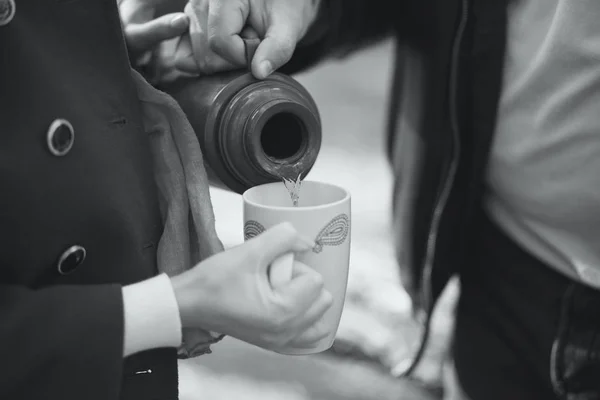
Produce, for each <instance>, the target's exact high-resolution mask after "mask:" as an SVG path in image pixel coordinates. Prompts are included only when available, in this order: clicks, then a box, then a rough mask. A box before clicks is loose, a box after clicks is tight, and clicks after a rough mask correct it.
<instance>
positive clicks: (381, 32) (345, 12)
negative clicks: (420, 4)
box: [281, 0, 411, 74]
mask: <svg viewBox="0 0 600 400" xmlns="http://www.w3.org/2000/svg"><path fill="white" fill-rule="evenodd" d="M410 3H411V2H410V1H409V0H321V9H320V11H319V15H318V17H317V19H316V21H315V22H314V23H313V25H312V27H311V28H310V29H309V31H308V32H307V34H306V35H305V37H304V39H303V40H302V41H301V42H300V43H298V46H297V47H296V51H295V52H294V56H293V57H292V59H291V60H290V61H289V62H288V63H287V64H286V65H285V66H284V67H283V68H281V72H284V73H287V74H293V73H296V72H300V71H301V70H303V69H306V68H309V67H312V66H313V65H315V64H316V63H318V62H320V61H322V60H323V59H325V58H328V57H335V58H342V57H345V56H347V55H348V54H351V53H352V52H355V51H357V50H360V49H363V48H364V47H366V46H369V45H371V44H374V43H376V42H378V41H380V40H382V39H384V38H387V37H389V36H391V35H392V34H395V33H397V30H398V28H399V27H402V26H403V23H402V21H405V20H409V18H408V15H409V14H410V13H411V6H410Z"/></svg>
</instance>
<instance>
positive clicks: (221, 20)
mask: <svg viewBox="0 0 600 400" xmlns="http://www.w3.org/2000/svg"><path fill="white" fill-rule="evenodd" d="M248 12H249V9H248V2H246V1H239V0H231V1H213V2H211V3H210V8H209V12H208V32H209V35H208V40H209V45H210V47H211V49H212V50H213V51H214V52H215V53H217V54H218V55H220V56H221V57H223V58H224V59H226V60H227V61H229V62H231V63H233V64H235V65H246V52H245V47H244V41H243V40H242V38H241V37H240V33H241V32H242V30H243V29H244V27H245V25H246V19H247V18H248Z"/></svg>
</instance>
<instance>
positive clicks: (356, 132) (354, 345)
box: [192, 43, 452, 400]
mask: <svg viewBox="0 0 600 400" xmlns="http://www.w3.org/2000/svg"><path fill="white" fill-rule="evenodd" d="M391 55H392V43H383V44H382V45H380V46H377V47H375V48H371V49H368V50H367V51H364V52H361V53H359V54H356V55H355V56H353V57H351V58H348V59H346V60H343V61H335V62H328V63H326V64H322V65H320V66H319V67H318V68H315V69H313V70H311V71H308V72H306V73H304V74H302V75H298V76H295V78H296V79H297V80H299V81H300V82H301V83H302V84H303V85H304V86H305V87H306V88H307V90H308V91H309V92H310V93H311V94H312V96H313V97H314V99H315V101H316V102H317V104H318V106H319V110H320V113H321V118H322V122H323V146H322V149H321V153H320V156H319V159H318V160H317V163H316V164H315V167H314V169H313V170H312V172H311V173H310V174H309V176H308V178H307V179H311V180H320V181H325V182H331V183H335V184H337V185H341V186H344V187H346V188H347V189H348V190H349V191H350V192H351V194H352V238H351V240H352V250H351V263H350V277H349V284H348V285H349V286H348V293H347V299H346V305H345V309H344V313H343V316H342V322H341V326H340V329H339V332H338V339H337V341H336V344H335V345H334V349H333V350H331V351H329V352H327V353H324V354H320V355H315V356H301V357H294V356H282V355H278V354H275V353H271V352H267V351H263V350H261V349H258V348H256V347H254V346H250V345H247V344H244V343H241V342H239V341H236V340H234V339H231V338H226V339H225V340H223V341H222V342H221V343H219V344H217V345H215V346H213V353H212V354H210V355H205V356H202V357H200V358H198V359H196V360H192V363H193V369H194V371H195V373H197V374H199V375H200V378H199V379H200V381H201V382H202V384H201V386H202V390H203V392H204V394H205V395H206V397H201V398H210V399H211V400H220V399H228V400H229V399H235V400H253V399H261V400H270V399H279V400H342V399H345V400H371V399H377V400H388V399H390V400H391V399H394V400H409V399H415V400H416V399H419V400H426V399H436V398H439V390H436V389H439V383H440V372H441V369H440V368H441V365H442V360H443V354H444V349H445V346H446V343H447V336H448V331H449V327H450V318H449V315H450V313H449V311H448V310H449V309H450V307H451V300H448V301H446V302H445V303H444V305H443V306H442V307H441V309H440V310H439V311H438V312H437V313H438V314H439V317H438V318H437V319H436V328H435V329H434V340H433V347H432V351H431V352H429V353H428V356H427V359H426V362H425V363H424V364H423V367H422V368H420V369H419V371H418V374H417V376H418V377H419V378H421V380H422V381H423V382H424V383H425V385H422V384H418V383H417V382H413V381H407V380H404V379H400V378H397V377H396V375H398V373H399V371H401V370H402V368H403V367H405V365H406V362H407V360H408V357H409V356H410V355H411V354H412V351H413V347H414V346H415V345H416V343H417V340H418V336H419V333H420V332H419V329H418V327H417V325H416V324H415V323H414V322H413V321H412V320H411V318H410V304H409V300H408V297H407V295H406V294H405V293H404V291H403V290H402V288H401V286H400V280H399V276H398V271H397V266H396V262H395V259H394V252H393V247H392V238H391V235H390V233H391V232H390V226H389V223H390V212H391V206H390V200H391V189H392V176H391V173H390V168H389V166H388V161H387V158H386V155H385V140H386V138H385V133H384V129H385V121H386V112H387V100H388V99H387V96H388V85H389V79H390V73H391V69H392V67H393V65H392V59H391ZM212 196H213V204H214V206H215V214H216V219H217V231H218V233H219V235H220V237H221V239H222V240H223V243H224V245H225V246H226V247H229V246H232V245H236V244H239V243H241V242H242V240H243V235H242V199H241V196H239V195H236V194H233V193H230V192H225V191H221V190H218V189H212ZM451 291H452V289H451ZM447 296H449V298H450V299H452V293H451V294H449V295H447ZM446 303H447V304H446Z"/></svg>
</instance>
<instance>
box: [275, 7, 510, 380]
mask: <svg viewBox="0 0 600 400" xmlns="http://www.w3.org/2000/svg"><path fill="white" fill-rule="evenodd" d="M509 2H510V0H403V1H400V0H370V1H365V0H322V4H323V10H322V13H321V21H320V22H318V23H317V25H315V28H314V29H313V30H312V31H311V32H309V34H308V38H307V39H306V40H305V41H304V43H301V44H300V45H299V47H298V49H297V50H296V52H295V54H294V57H293V58H292V60H291V61H290V62H289V63H288V64H287V65H286V67H285V68H284V70H285V71H286V72H288V73H294V72H296V71H299V70H302V69H305V68H307V67H310V66H312V65H315V64H316V63H317V62H318V61H320V60H322V59H323V58H325V57H330V56H337V57H343V56H345V55H347V54H350V53H352V52H354V51H356V50H359V49H361V48H363V47H364V46H367V45H369V44H371V43H374V42H376V41H378V40H380V39H382V38H390V37H393V38H394V39H395V40H396V52H395V68H394V72H393V77H392V78H393V81H392V85H391V91H390V103H389V119H388V145H389V146H388V154H389V156H390V161H391V164H392V166H393V169H394V175H395V190H394V199H393V205H394V221H393V223H394V228H395V229H394V233H395V235H396V249H397V256H398V263H399V266H400V270H401V275H402V281H403V282H402V283H403V284H404V286H405V288H406V289H407V291H408V292H409V294H410V295H411V297H412V299H413V304H414V306H415V308H416V310H417V311H424V314H425V316H426V318H424V321H425V324H424V328H425V330H424V334H423V336H422V339H423V340H422V342H421V346H420V348H419V350H418V353H417V356H416V358H415V361H417V360H418V359H419V358H420V356H421V355H422V353H423V351H424V349H425V344H426V342H427V337H428V332H429V322H430V316H431V314H432V311H433V309H434V306H435V304H436V302H437V300H438V298H439V296H440V294H441V293H442V291H443V289H444V288H445V286H446V284H447V282H448V281H449V279H450V277H452V276H453V275H455V274H457V273H460V267H461V265H463V264H464V263H466V262H468V261H469V258H468V255H469V251H468V250H469V243H470V242H471V238H472V237H473V235H476V234H477V232H476V229H474V227H475V226H476V221H475V217H476V216H477V215H479V212H478V211H479V209H480V207H481V200H482V195H483V191H484V177H485V171H486V168H487V162H488V155H489V150H490V145H491V143H492V139H493V133H494V128H495V124H496V113H497V106H498V99H499V95H500V89H501V78H502V71H503V66H504V61H503V60H504V54H505V46H506V43H505V42H506V22H507V4H508V3H509ZM325 134H326V133H325ZM413 366H414V364H413ZM410 369H411V370H412V368H410Z"/></svg>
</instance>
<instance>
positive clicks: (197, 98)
mask: <svg viewBox="0 0 600 400" xmlns="http://www.w3.org/2000/svg"><path fill="white" fill-rule="evenodd" d="M246 43H247V49H249V48H251V46H252V47H254V48H255V47H256V45H257V44H256V43H254V44H248V41H246ZM249 51H251V50H249ZM248 59H249V60H250V59H251V55H248ZM161 89H163V90H165V91H166V92H167V93H169V94H170V95H171V96H173V97H174V98H175V100H177V102H178V103H179V105H180V106H181V107H182V109H183V111H184V112H185V114H186V115H187V117H188V119H189V121H190V123H191V125H192V127H193V128H194V130H195V132H196V135H197V136H198V139H199V141H200V146H201V148H202V152H203V155H204V159H205V164H206V169H207V173H208V175H209V179H210V182H211V184H212V185H213V186H217V187H220V188H223V189H227V190H231V191H234V192H237V193H243V192H244V191H245V190H246V189H248V188H250V187H253V186H256V185H260V184H263V183H269V182H275V181H281V180H282V179H283V178H287V179H292V180H296V179H297V178H298V176H300V177H301V178H304V177H305V176H306V175H307V174H308V172H309V171H310V170H311V168H312V167H313V165H314V163H315V161H316V159H317V155H318V153H319V150H320V147H321V120H320V116H319V111H318V109H317V105H316V104H315V102H314V100H313V98H312V97H311V95H310V94H309V93H308V91H307V90H306V89H305V88H304V87H303V86H302V85H300V83H298V82H297V81H296V80H294V79H293V78H292V77H290V76H287V75H284V74H281V73H277V72H276V73H273V74H272V75H270V76H269V77H268V78H266V79H264V80H258V79H256V78H254V77H253V75H252V74H251V73H250V72H248V71H245V70H244V71H234V72H226V73H218V74H214V75H208V76H201V77H193V78H181V79H179V80H177V81H175V82H172V83H170V84H168V85H167V86H165V87H163V88H161Z"/></svg>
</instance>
